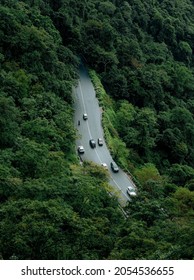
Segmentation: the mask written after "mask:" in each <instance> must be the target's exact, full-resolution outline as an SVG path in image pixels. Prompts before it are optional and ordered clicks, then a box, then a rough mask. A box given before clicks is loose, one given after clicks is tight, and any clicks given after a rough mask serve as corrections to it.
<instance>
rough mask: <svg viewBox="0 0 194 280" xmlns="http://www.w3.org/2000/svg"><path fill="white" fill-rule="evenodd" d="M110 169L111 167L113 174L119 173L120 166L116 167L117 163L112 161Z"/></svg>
mask: <svg viewBox="0 0 194 280" xmlns="http://www.w3.org/2000/svg"><path fill="white" fill-rule="evenodd" d="M110 167H111V169H112V171H113V172H119V168H118V166H117V165H116V163H115V162H114V161H112V162H111V163H110Z"/></svg>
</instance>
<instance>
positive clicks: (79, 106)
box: [73, 65, 134, 205]
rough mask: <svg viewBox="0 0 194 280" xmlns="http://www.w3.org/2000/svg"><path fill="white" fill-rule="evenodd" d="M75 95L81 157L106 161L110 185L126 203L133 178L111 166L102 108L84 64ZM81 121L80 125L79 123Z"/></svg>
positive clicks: (75, 119)
mask: <svg viewBox="0 0 194 280" xmlns="http://www.w3.org/2000/svg"><path fill="white" fill-rule="evenodd" d="M73 96H74V109H75V114H74V123H75V127H76V128H77V133H78V139H77V140H76V146H77V147H78V146H80V145H82V146H83V147H84V149H85V153H84V154H82V155H81V159H82V160H83V161H84V160H89V161H93V162H94V163H97V164H99V165H101V163H106V164H107V166H108V172H109V174H110V185H112V186H113V187H114V188H115V189H116V190H117V193H118V196H119V201H120V203H121V204H123V205H124V204H125V203H126V202H127V201H129V200H130V198H129V196H128V194H127V187H128V186H134V184H133V182H132V180H131V179H130V177H129V176H127V175H126V173H124V172H123V171H122V170H121V169H119V172H118V173H114V172H113V171H112V170H111V168H110V162H111V161H113V159H112V157H111V155H110V152H109V150H108V148H107V146H106V143H105V140H104V134H103V129H102V125H101V108H100V107H99V103H98V99H97V98H96V95H95V90H94V87H93V84H92V82H91V80H90V78H89V76H88V73H87V71H86V69H85V68H84V66H83V65H81V66H80V79H79V81H78V85H77V87H76V88H74V90H73ZM84 113H87V115H88V119H87V120H83V114H84ZM78 121H80V125H78ZM98 138H102V139H103V142H104V143H103V146H98V143H97V140H98ZM90 139H94V140H95V141H96V148H94V149H92V148H91V147H90V145H89V140H90Z"/></svg>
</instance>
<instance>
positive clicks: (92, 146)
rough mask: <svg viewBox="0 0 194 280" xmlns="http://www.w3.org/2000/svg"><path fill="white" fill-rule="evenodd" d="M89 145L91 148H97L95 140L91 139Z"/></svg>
mask: <svg viewBox="0 0 194 280" xmlns="http://www.w3.org/2000/svg"><path fill="white" fill-rule="evenodd" d="M89 143H90V147H91V148H96V142H95V141H94V139H90V141H89Z"/></svg>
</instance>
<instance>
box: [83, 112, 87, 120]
mask: <svg viewBox="0 0 194 280" xmlns="http://www.w3.org/2000/svg"><path fill="white" fill-rule="evenodd" d="M83 119H84V120H85V121H86V120H87V119H88V115H87V114H86V113H85V114H83Z"/></svg>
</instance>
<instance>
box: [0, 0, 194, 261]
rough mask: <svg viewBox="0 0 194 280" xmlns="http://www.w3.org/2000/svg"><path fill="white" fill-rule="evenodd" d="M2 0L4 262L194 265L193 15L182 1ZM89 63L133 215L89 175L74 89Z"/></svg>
mask: <svg viewBox="0 0 194 280" xmlns="http://www.w3.org/2000/svg"><path fill="white" fill-rule="evenodd" d="M121 2H122V1H108V0H107V1H97V0H89V1H76V0H71V1H70V0H60V1H51V0H47V1H44V0H38V1H32V0H23V1H16V0H10V1H7V0H1V4H0V15H1V17H0V38H1V39H0V132H1V137H0V257H1V258H2V259H193V258H194V241H193V240H194V219H193V218H194V115H193V113H194V75H193V74H194V57H193V51H192V50H193V49H194V18H193V14H194V6H193V2H192V1H190V0H182V1H174V2H173V3H172V1H170V0H166V1H162V2H161V1H158V0H156V1H151V0H150V1H142V0H132V1H123V2H122V3H121ZM80 58H81V59H82V61H83V62H84V63H85V64H87V66H88V68H90V69H93V70H91V71H90V74H91V77H92V80H93V83H94V85H95V88H96V92H97V96H98V98H99V103H100V106H101V107H102V110H103V127H104V133H105V137H106V141H107V143H108V145H109V148H110V151H111V153H112V155H113V157H114V158H115V161H116V162H117V163H118V164H119V165H120V166H122V167H123V168H124V169H125V170H127V171H128V173H130V174H131V176H133V177H134V178H135V180H136V181H135V182H136V184H137V186H138V195H137V198H135V199H134V200H133V202H132V203H129V204H128V206H126V209H125V211H126V212H127V213H128V217H129V218H126V217H124V216H123V215H122V212H121V211H120V209H119V207H118V201H117V199H116V197H113V196H112V197H111V196H110V195H109V188H110V187H109V185H108V178H107V174H106V172H105V171H104V170H103V169H102V168H100V167H97V166H96V165H94V164H92V163H84V165H83V166H80V165H79V162H78V160H77V155H76V153H75V147H74V143H75V137H76V132H75V129H74V126H73V113H74V112H73V109H72V108H73V106H72V104H73V100H72V86H74V85H75V84H76V82H77V79H78V72H77V71H78V66H79V63H80Z"/></svg>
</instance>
